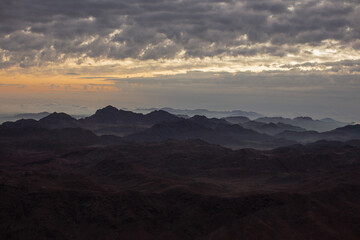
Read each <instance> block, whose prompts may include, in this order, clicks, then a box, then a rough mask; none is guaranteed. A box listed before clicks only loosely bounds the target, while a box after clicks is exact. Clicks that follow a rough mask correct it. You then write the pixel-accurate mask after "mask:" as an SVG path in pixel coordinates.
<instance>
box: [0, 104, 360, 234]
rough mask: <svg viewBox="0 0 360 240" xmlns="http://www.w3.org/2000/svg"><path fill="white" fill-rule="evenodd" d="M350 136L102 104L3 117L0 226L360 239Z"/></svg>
mask: <svg viewBox="0 0 360 240" xmlns="http://www.w3.org/2000/svg"><path fill="white" fill-rule="evenodd" d="M109 134H112V135H109ZM311 134H313V135H314V136H316V137H317V138H316V139H339V140H341V141H328V140H321V141H317V142H314V143H309V144H306V145H304V144H298V142H306V141H310V140H306V139H307V138H305V137H307V136H309V135H311ZM114 135H118V136H114ZM359 136H360V131H359V125H348V126H343V127H338V128H336V129H332V130H330V131H326V132H315V131H309V130H308V129H305V128H303V127H299V126H294V125H291V124H289V123H273V122H269V123H267V122H261V121H256V120H250V119H248V118H246V117H244V116H237V117H231V118H225V119H217V118H207V117H204V116H193V117H186V118H181V117H178V116H175V115H172V114H170V113H168V112H165V111H154V112H151V113H147V114H139V113H133V112H130V111H124V110H118V109H116V108H114V107H111V106H108V107H106V108H103V109H100V110H98V111H97V112H96V113H95V114H94V115H92V116H90V117H87V118H83V119H79V120H78V119H76V118H73V117H71V116H69V115H67V114H65V113H52V114H49V115H48V116H46V117H44V118H41V119H40V120H33V119H27V120H25V119H23V120H19V121H16V122H6V123H4V124H2V125H1V126H0V222H1V224H0V236H1V238H2V239H250V240H251V239H286V240H288V239H291V240H292V239H293V240H296V239H359V238H360V225H359V223H360V177H359V176H360V167H359V166H360V140H355V139H359ZM286 138H288V139H290V140H287V139H286ZM169 139H172V140H169ZM179 139H180V140H179ZM349 139H353V140H349ZM305 140H306V141H305ZM312 140H315V138H313V139H312ZM205 141H206V142H205ZM211 143H215V144H216V145H214V144H211ZM220 145H223V146H230V147H232V148H233V149H230V148H225V147H223V146H220ZM276 146H282V147H280V148H275V147H276ZM244 147H247V148H244ZM249 147H256V148H274V149H271V150H259V149H257V150H256V149H251V148H249ZM237 148H241V149H237ZM235 149H237V150H235Z"/></svg>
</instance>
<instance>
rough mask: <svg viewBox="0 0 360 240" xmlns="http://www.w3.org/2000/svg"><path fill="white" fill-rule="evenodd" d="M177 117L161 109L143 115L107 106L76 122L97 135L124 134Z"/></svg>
mask: <svg viewBox="0 0 360 240" xmlns="http://www.w3.org/2000/svg"><path fill="white" fill-rule="evenodd" d="M179 119H180V118H179V117H177V116H174V115H172V114H170V113H168V112H165V111H162V110H156V111H153V112H151V113H148V114H145V115H144V114H141V113H133V112H131V111H125V110H121V109H117V108H115V107H113V106H107V107H105V108H102V109H99V110H97V111H96V113H95V114H94V115H91V116H89V117H87V118H84V119H80V120H79V121H78V122H79V123H80V125H81V126H82V127H83V128H86V129H89V130H91V131H94V132H95V133H97V134H99V135H109V134H111V135H117V136H126V135H129V134H132V133H135V132H138V131H141V130H144V129H146V128H149V127H151V126H152V125H154V124H156V123H160V122H172V121H178V120H179Z"/></svg>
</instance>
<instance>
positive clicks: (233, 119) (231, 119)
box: [224, 116, 251, 124]
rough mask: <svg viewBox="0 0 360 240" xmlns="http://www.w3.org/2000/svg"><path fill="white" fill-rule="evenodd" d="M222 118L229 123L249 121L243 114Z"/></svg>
mask: <svg viewBox="0 0 360 240" xmlns="http://www.w3.org/2000/svg"><path fill="white" fill-rule="evenodd" d="M224 119H225V120H226V121H228V122H229V123H231V124H242V123H246V122H249V121H251V120H250V119H249V118H247V117H244V116H237V117H226V118H224Z"/></svg>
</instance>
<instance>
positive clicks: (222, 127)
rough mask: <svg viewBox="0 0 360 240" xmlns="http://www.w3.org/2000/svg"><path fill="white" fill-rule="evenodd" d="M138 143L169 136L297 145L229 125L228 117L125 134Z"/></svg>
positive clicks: (222, 142)
mask: <svg viewBox="0 0 360 240" xmlns="http://www.w3.org/2000/svg"><path fill="white" fill-rule="evenodd" d="M125 139H127V140H133V141H139V142H153V141H163V140H167V139H181V140H183V139H201V140H204V141H206V142H209V143H213V144H219V145H222V146H228V147H232V148H239V147H255V148H271V147H277V146H284V145H290V144H294V142H292V141H286V140H280V139H276V138H273V137H271V136H269V135H266V134H261V133H258V132H255V131H253V130H250V129H245V128H243V127H241V126H239V125H231V124H228V123H227V122H226V121H225V120H219V119H208V118H206V117H204V116H195V117H192V118H190V119H183V120H180V121H176V122H170V123H169V122H164V123H160V124H156V125H154V126H153V127H151V128H149V129H146V130H143V131H140V132H138V133H134V134H132V135H129V136H127V137H125Z"/></svg>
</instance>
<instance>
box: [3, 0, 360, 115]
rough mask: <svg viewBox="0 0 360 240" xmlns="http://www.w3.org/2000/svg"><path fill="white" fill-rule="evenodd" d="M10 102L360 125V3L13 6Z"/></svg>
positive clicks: (6, 72) (7, 14)
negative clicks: (243, 113) (249, 114)
mask: <svg viewBox="0 0 360 240" xmlns="http://www.w3.org/2000/svg"><path fill="white" fill-rule="evenodd" d="M0 101H1V104H0V112H16V111H23V112H29V111H41V110H47V111H51V110H54V111H55V110H56V111H68V112H71V111H74V112H81V113H87V112H91V111H93V110H95V109H96V108H98V107H102V106H104V105H107V104H112V105H114V106H116V107H119V108H136V107H177V108H208V109H229V110H230V109H242V110H252V111H258V112H261V113H264V114H268V115H277V114H284V115H285V114H288V115H289V116H290V115H292V116H297V115H311V116H314V117H324V116H330V117H335V118H338V119H343V120H354V121H360V111H359V110H360V107H359V105H360V3H359V1H358V0H345V1H340V0H327V1H321V0H317V1H311V0H302V1H297V0H284V1H278V0H266V1H264V0H239V1H236V0H224V1H218V0H153V1H149V0H132V1H130V0H128V1H121V0H77V1H73V0H71V1H70V0H51V1H50V0H2V1H0Z"/></svg>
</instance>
